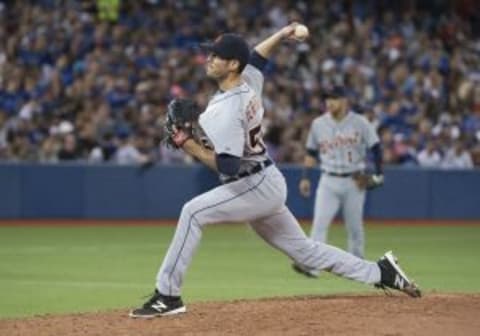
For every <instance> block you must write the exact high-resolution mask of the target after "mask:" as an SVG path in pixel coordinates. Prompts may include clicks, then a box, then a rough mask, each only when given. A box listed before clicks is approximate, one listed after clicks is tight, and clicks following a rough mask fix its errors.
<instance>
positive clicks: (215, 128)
mask: <svg viewBox="0 0 480 336" xmlns="http://www.w3.org/2000/svg"><path fill="white" fill-rule="evenodd" d="M295 26H296V24H291V25H288V26H286V27H284V28H282V29H281V30H279V31H278V32H276V33H275V34H273V35H272V36H270V37H269V38H267V39H266V40H264V41H263V42H261V43H260V44H258V45H257V46H256V47H255V50H254V51H253V53H252V54H250V50H249V48H248V45H247V44H246V42H245V41H244V40H243V39H242V38H241V37H240V36H238V35H234V34H224V35H221V36H220V37H219V38H217V39H216V40H215V42H214V43H213V44H210V45H207V46H205V47H206V48H207V50H208V53H209V55H208V58H207V64H206V72H207V76H209V77H210V78H212V79H214V80H215V81H216V82H217V84H218V87H219V90H218V92H217V93H216V94H215V95H214V96H213V97H212V98H211V100H210V101H209V104H208V106H207V108H206V110H205V111H204V112H203V113H202V114H201V115H200V118H199V125H200V127H201V128H202V131H203V132H204V133H205V136H206V137H207V138H208V140H209V142H210V146H209V147H211V148H212V149H213V150H211V149H208V148H207V147H205V146H203V145H201V144H200V143H199V142H198V140H195V139H194V138H192V136H191V133H190V132H188V131H187V128H184V127H183V125H171V124H170V125H167V128H168V129H169V132H170V134H171V137H170V140H171V143H173V144H174V145H175V146H177V147H179V148H182V149H183V150H184V151H186V152H187V153H189V154H190V155H192V156H194V157H195V158H197V159H198V160H199V161H201V162H202V163H204V164H205V165H207V166H208V167H210V168H211V169H213V170H215V171H217V172H218V173H219V174H220V178H221V180H222V181H223V184H222V185H220V186H218V187H216V188H214V189H212V190H210V191H207V192H206V193H203V194H201V195H199V196H197V197H195V198H194V199H192V200H191V201H189V202H187V203H186V204H185V205H184V207H183V209H182V212H181V214H180V218H179V220H178V225H177V229H176V232H175V235H174V237H173V241H172V243H171V245H170V247H169V249H168V252H167V254H166V256H165V258H164V261H163V263H162V265H161V267H160V270H159V272H158V275H157V282H156V289H155V293H154V294H153V295H152V297H151V298H150V299H149V300H148V301H147V302H146V303H145V304H144V305H143V306H142V307H141V308H138V309H135V310H133V311H131V312H130V316H131V317H141V318H151V317H155V316H163V315H172V314H177V313H183V312H185V311H186V308H185V306H184V304H183V302H182V300H181V298H180V295H181V286H182V283H183V278H184V275H185V273H186V271H187V268H188V266H189V265H190V262H191V260H192V258H193V255H194V252H195V250H196V248H197V247H198V245H199V243H200V239H201V235H202V230H203V228H204V226H205V225H206V224H214V223H224V222H226V221H228V222H248V223H250V225H251V227H252V228H253V230H255V231H256V232H257V233H258V235H260V236H261V237H262V238H263V239H264V240H265V241H266V242H268V243H269V244H270V245H272V246H273V247H276V248H277V249H279V250H280V251H282V252H283V253H285V254H286V255H288V256H289V257H290V258H291V259H292V260H294V261H295V262H296V263H298V264H301V265H302V266H303V267H305V268H307V269H312V270H320V269H328V270H329V271H331V272H332V273H335V274H338V275H341V276H343V277H346V278H349V279H354V280H357V281H361V282H363V283H366V284H380V285H382V286H388V287H391V288H395V289H398V290H401V291H403V292H405V293H407V294H409V295H411V296H419V295H420V291H419V289H418V288H417V287H416V286H415V285H414V284H413V283H411V282H410V281H409V280H408V279H407V277H406V276H405V274H404V273H403V272H402V271H401V270H400V269H399V268H398V265H396V262H395V260H394V257H393V255H392V254H391V253H387V254H386V255H385V256H384V258H382V259H381V260H380V261H379V262H378V263H375V262H371V261H365V260H362V259H359V258H357V257H356V256H354V255H351V254H349V253H347V252H345V251H342V250H340V249H338V248H335V247H333V246H328V245H325V244H323V243H317V242H314V241H312V240H311V239H309V238H308V237H307V236H306V235H305V233H304V232H303V230H302V228H301V227H300V225H299V224H298V222H297V220H296V219H295V218H294V217H293V215H292V214H291V212H290V210H289V209H288V208H287V207H286V205H285V200H286V196H287V189H286V183H285V179H284V177H283V175H282V174H281V172H280V171H279V170H278V169H277V167H276V166H275V165H274V164H273V162H272V161H271V159H270V158H269V157H268V155H267V152H266V150H265V146H264V144H263V140H262V132H261V122H262V118H263V114H264V109H263V105H262V101H261V92H262V87H263V75H262V73H261V71H260V70H259V69H263V67H264V66H265V64H266V62H267V58H268V56H269V55H270V54H271V52H272V50H273V48H274V47H275V46H276V45H278V44H279V43H280V42H281V41H282V40H284V39H287V38H292V37H293V35H294V29H295ZM184 106H185V108H186V109H187V110H189V111H191V103H190V102H189V101H185V100H174V101H173V102H172V103H171V104H170V105H169V111H168V115H169V118H168V120H169V121H170V122H171V123H173V122H174V121H175V120H181V119H183V118H181V117H179V116H180V115H181V111H182V110H183V108H184Z"/></svg>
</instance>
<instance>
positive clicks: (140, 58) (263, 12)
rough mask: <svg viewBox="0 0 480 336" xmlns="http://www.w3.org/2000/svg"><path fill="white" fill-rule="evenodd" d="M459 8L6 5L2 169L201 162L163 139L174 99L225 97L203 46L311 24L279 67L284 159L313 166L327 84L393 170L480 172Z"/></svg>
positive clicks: (479, 88)
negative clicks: (315, 125) (312, 146)
mask: <svg viewBox="0 0 480 336" xmlns="http://www.w3.org/2000/svg"><path fill="white" fill-rule="evenodd" d="M425 3H427V4H428V5H425ZM449 3H450V2H449V1H418V2H417V1H380V0H379V1H373V0H371V1H355V0H351V1H328V2H327V1H288V0H265V1H255V0H248V1H241V2H240V1H193V0H191V1H155V0H150V1H126V0H124V1H121V0H110V1H108V0H98V1H68V0H63V1H59V0H38V1H21V2H19V1H1V0H0V161H4V162H5V161H13V162H23V161H28V162H42V163H52V162H62V161H68V162H72V161H81V162H114V163H118V164H124V163H145V162H149V161H154V162H161V163H168V162H189V159H188V157H186V156H184V155H183V154H182V152H181V151H173V150H169V149H166V148H165V147H164V146H162V145H161V140H162V137H163V134H162V132H163V130H162V122H163V119H164V115H165V110H166V104H167V103H168V101H169V100H170V99H172V98H174V97H182V96H187V97H192V98H194V99H196V101H197V102H198V103H199V105H200V106H201V107H204V106H205V104H206V102H207V100H208V97H209V96H210V95H211V94H213V93H214V85H213V84H212V83H211V82H210V81H209V80H208V79H206V78H205V75H204V70H203V67H202V66H201V65H202V64H203V63H204V62H205V55H204V54H203V53H202V52H201V51H200V50H199V49H198V47H197V45H198V43H200V42H204V41H205V40H208V39H213V38H215V37H216V36H218V34H219V33H221V32H228V31H234V32H237V33H240V34H242V35H244V36H245V37H247V39H248V41H249V43H250V44H251V45H254V44H255V43H256V42H258V41H259V39H260V38H261V37H264V36H267V35H268V33H269V32H271V31H272V30H273V29H277V28H279V27H281V26H283V25H285V24H286V23H288V22H290V21H292V20H297V21H301V22H304V23H305V24H306V25H307V26H308V27H309V28H310V31H311V38H310V39H309V40H308V41H307V42H306V43H292V44H290V45H284V46H282V47H281V48H280V49H278V51H277V53H276V55H275V56H274V58H272V60H271V61H270V63H269V65H268V67H267V71H266V81H265V86H264V92H265V93H264V106H265V108H266V118H265V139H266V142H267V145H268V147H269V151H270V154H271V155H272V157H273V158H274V159H275V160H277V161H278V162H292V163H299V162H302V159H303V155H304V142H305V137H306V134H307V132H308V129H309V124H310V122H311V120H312V119H313V118H315V117H316V116H318V115H319V114H321V113H323V112H324V105H323V102H322V101H321V99H320V97H321V93H322V90H324V89H325V88H326V87H329V86H331V85H333V84H340V85H344V86H345V87H346V88H347V89H348V90H349V99H350V101H351V104H352V109H353V110H356V112H358V113H364V114H365V116H366V117H367V118H368V119H369V120H371V122H372V123H374V124H375V125H376V127H377V128H378V131H379V134H380V136H381V141H382V144H383V150H384V160H385V163H386V164H393V165H420V166H428V167H445V168H472V167H473V166H474V165H475V166H480V39H479V36H480V23H479V21H478V17H480V11H479V5H478V4H477V3H476V2H475V1H468V0H463V1H458V2H457V1H456V2H455V3H456V5H455V6H456V7H455V8H447V7H446V6H449ZM447 9H448V10H447ZM293 49H295V50H293Z"/></svg>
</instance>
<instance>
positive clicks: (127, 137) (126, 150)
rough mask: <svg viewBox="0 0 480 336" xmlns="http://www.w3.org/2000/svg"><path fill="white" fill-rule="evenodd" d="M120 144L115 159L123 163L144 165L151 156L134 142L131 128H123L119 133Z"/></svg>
mask: <svg viewBox="0 0 480 336" xmlns="http://www.w3.org/2000/svg"><path fill="white" fill-rule="evenodd" d="M118 138H119V146H118V149H117V150H116V152H115V154H114V161H115V162H116V163H118V164H121V165H143V164H146V163H147V162H148V161H150V158H149V157H148V156H147V155H145V154H142V153H141V152H140V151H139V150H138V148H137V147H136V146H135V144H134V139H133V138H132V137H131V134H130V131H129V130H121V131H120V132H119V134H118Z"/></svg>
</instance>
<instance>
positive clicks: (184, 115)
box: [163, 98, 198, 149]
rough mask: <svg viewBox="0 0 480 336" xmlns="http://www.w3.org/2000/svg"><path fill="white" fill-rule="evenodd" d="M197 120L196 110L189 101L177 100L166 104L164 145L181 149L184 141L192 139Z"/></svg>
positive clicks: (193, 103) (192, 102) (193, 104)
mask: <svg viewBox="0 0 480 336" xmlns="http://www.w3.org/2000/svg"><path fill="white" fill-rule="evenodd" d="M197 120H198V108H197V105H196V104H195V102H194V101H192V100H190V99H183V98H178V99H174V100H172V101H171V102H170V103H169V104H168V109H167V119H166V121H165V124H164V132H165V138H164V140H163V141H164V143H165V144H166V146H167V147H172V148H175V149H178V148H181V147H182V146H183V144H184V143H185V141H187V140H188V139H191V138H193V137H194V133H195V127H196V124H197Z"/></svg>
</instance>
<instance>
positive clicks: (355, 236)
mask: <svg viewBox="0 0 480 336" xmlns="http://www.w3.org/2000/svg"><path fill="white" fill-rule="evenodd" d="M323 98H324V99H325V103H326V108H327V113H325V114H324V115H322V116H320V117H317V118H316V119H315V120H314V121H313V122H312V124H311V127H310V132H309V134H308V138H307V144H306V148H307V154H306V155H305V160H304V173H303V176H302V179H301V180H300V186H299V188H300V193H301V194H302V195H303V196H305V197H308V196H310V188H311V185H310V179H309V178H308V170H309V169H310V168H312V167H313V166H314V165H315V164H316V162H317V160H318V161H320V168H321V170H322V175H321V178H320V182H319V184H318V188H317V193H316V198H315V208H314V219H313V226H312V231H311V237H312V239H313V240H315V241H320V242H326V239H327V232H328V227H329V225H330V223H331V221H332V220H333V218H334V216H335V215H336V214H337V212H338V210H339V209H340V210H341V213H342V215H343V219H344V222H345V226H346V229H347V235H348V251H349V252H350V253H352V254H354V255H356V256H357V257H359V258H363V256H364V249H365V246H364V245H365V239H364V229H363V208H364V203H365V194H366V192H365V190H366V189H367V188H368V189H370V188H374V187H377V186H380V185H381V184H382V183H383V173H382V154H381V148H380V142H379V138H378V135H377V133H376V131H375V128H374V127H373V125H372V124H371V123H370V122H369V121H368V120H367V119H366V118H365V117H364V116H362V115H359V114H357V113H354V112H353V111H351V110H349V105H348V101H347V98H346V93H345V89H344V88H343V87H340V86H335V87H333V88H331V89H330V90H328V91H326V92H325V94H324V97H323ZM369 149H370V150H371V152H372V154H373V155H372V157H373V161H374V174H373V175H368V174H365V169H366V158H367V152H368V150H369ZM294 268H295V270H297V271H300V272H303V273H305V275H307V276H314V277H315V276H317V275H318V274H317V272H308V271H305V270H302V268H301V266H299V265H294Z"/></svg>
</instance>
